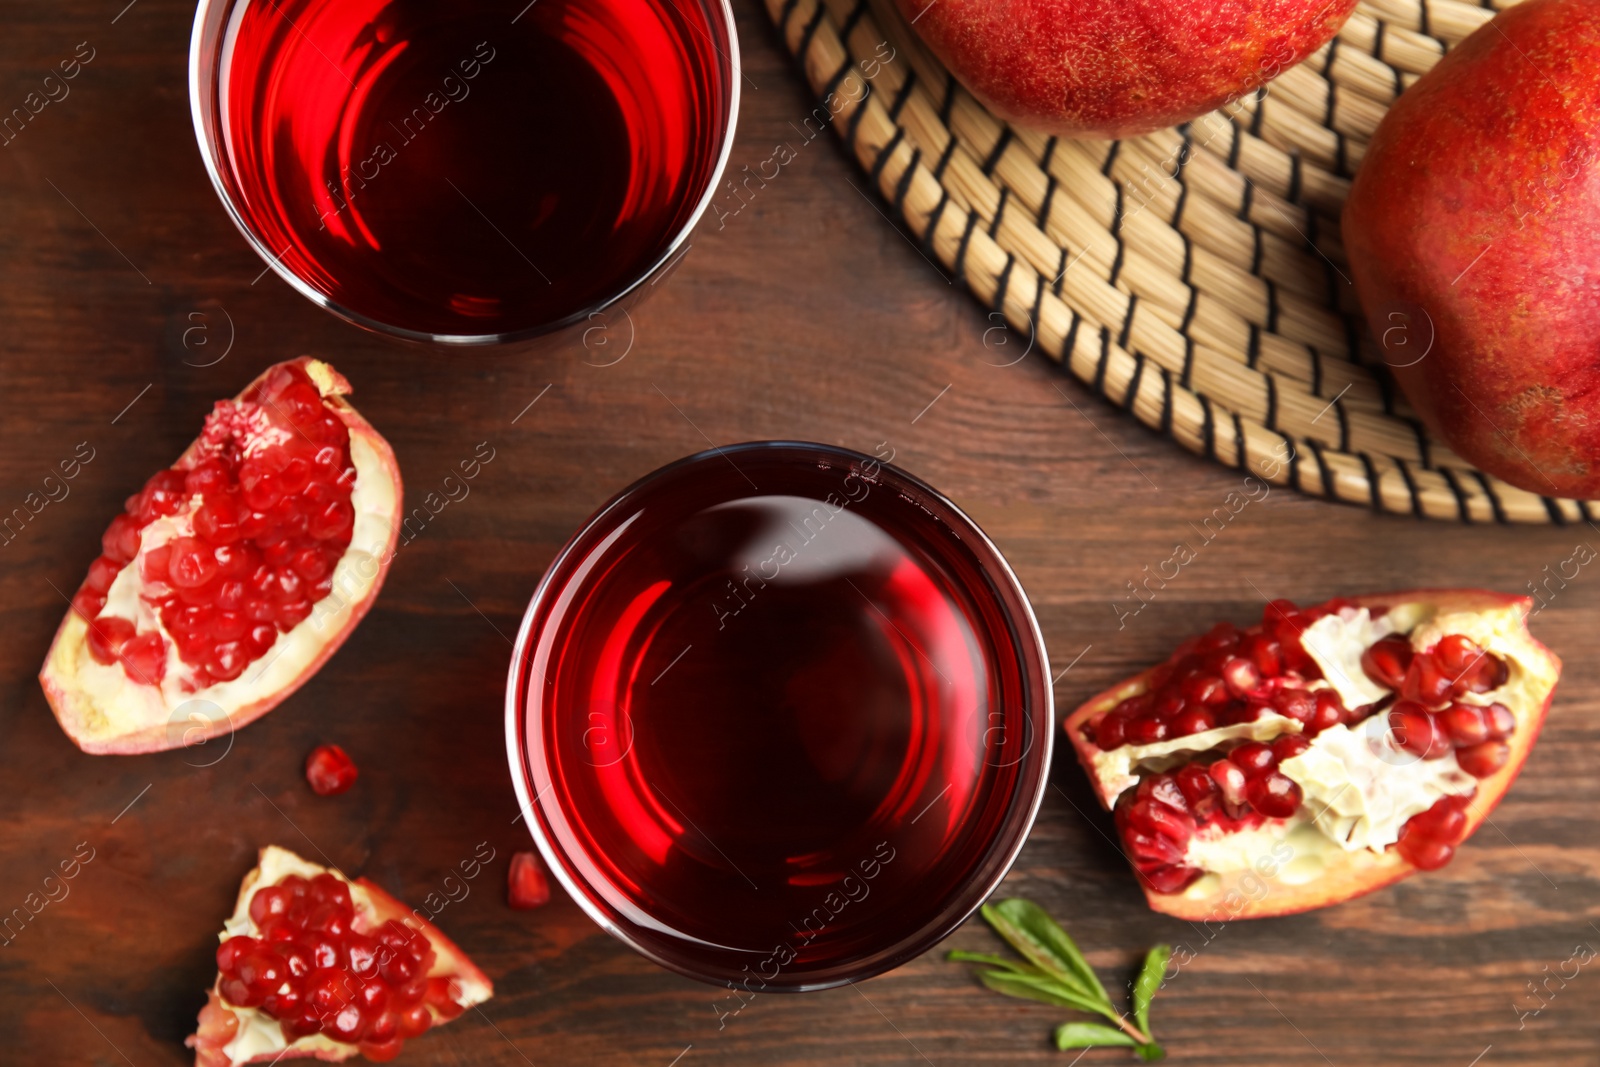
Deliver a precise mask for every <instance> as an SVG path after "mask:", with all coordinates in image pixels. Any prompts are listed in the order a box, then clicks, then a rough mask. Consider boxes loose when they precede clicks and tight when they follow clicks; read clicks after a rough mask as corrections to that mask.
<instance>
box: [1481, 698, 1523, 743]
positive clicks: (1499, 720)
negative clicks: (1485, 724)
mask: <svg viewBox="0 0 1600 1067" xmlns="http://www.w3.org/2000/svg"><path fill="white" fill-rule="evenodd" d="M1483 713H1484V715H1485V716H1486V717H1487V718H1488V720H1489V737H1490V738H1492V739H1493V740H1495V741H1504V740H1505V739H1506V738H1508V737H1510V736H1511V735H1512V734H1513V733H1515V732H1516V729H1517V717H1516V716H1515V715H1513V714H1512V713H1511V709H1510V708H1508V707H1506V706H1505V705H1504V704H1499V703H1496V704H1490V705H1489V706H1488V707H1486V708H1484V709H1483Z"/></svg>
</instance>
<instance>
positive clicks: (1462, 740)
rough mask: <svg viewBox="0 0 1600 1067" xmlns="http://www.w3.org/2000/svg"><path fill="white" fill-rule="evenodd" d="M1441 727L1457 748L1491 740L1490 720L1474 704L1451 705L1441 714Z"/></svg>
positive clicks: (1482, 710) (1481, 709)
mask: <svg viewBox="0 0 1600 1067" xmlns="http://www.w3.org/2000/svg"><path fill="white" fill-rule="evenodd" d="M1439 725H1440V726H1441V727H1442V728H1443V729H1444V732H1445V734H1446V735H1447V736H1448V737H1449V738H1450V740H1451V742H1452V743H1453V744H1454V745H1455V746H1456V747H1457V748H1464V747H1467V746H1469V745H1478V744H1482V743H1483V742H1485V741H1487V740H1489V719H1488V716H1486V715H1485V714H1484V709H1483V708H1480V707H1478V706H1476V705H1474V704H1451V705H1450V706H1449V707H1448V708H1446V709H1445V710H1443V711H1441V712H1440V713H1439Z"/></svg>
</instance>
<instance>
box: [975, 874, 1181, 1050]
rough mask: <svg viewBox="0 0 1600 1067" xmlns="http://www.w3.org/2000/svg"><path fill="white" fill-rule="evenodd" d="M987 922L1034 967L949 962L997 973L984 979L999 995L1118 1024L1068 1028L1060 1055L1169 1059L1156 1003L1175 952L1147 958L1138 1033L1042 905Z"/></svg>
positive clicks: (990, 907) (1138, 988)
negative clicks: (1112, 1051)
mask: <svg viewBox="0 0 1600 1067" xmlns="http://www.w3.org/2000/svg"><path fill="white" fill-rule="evenodd" d="M983 917H984V918H985V919H986V920H988V923H989V925H990V926H992V927H994V929H995V932H996V933H998V934H999V935H1000V936H1001V937H1003V938H1005V940H1006V942H1007V943H1009V944H1010V945H1011V947H1012V948H1014V949H1016V950H1017V951H1018V952H1019V953H1021V954H1022V957H1023V959H1025V960H1026V961H1027V962H1026V963H1022V962H1018V961H1016V960H1011V959H1007V958H1005V957H1003V956H994V955H990V954H988V953H985V952H961V951H956V952H951V953H950V954H949V955H948V956H947V957H945V958H946V959H949V960H951V961H953V962H957V963H981V964H984V965H986V966H987V967H988V968H989V969H988V970H983V971H979V972H978V980H979V981H981V982H982V983H983V984H984V985H986V986H988V987H989V988H990V989H992V990H994V991H995V992H996V993H1004V994H1005V995H1006V996H1008V997H1021V998H1023V999H1024V1000H1037V1001H1039V1002H1041V1003H1044V1004H1056V1005H1060V1006H1061V1007H1065V1008H1073V1009H1076V1010H1077V1011H1085V1012H1089V1013H1090V1014H1094V1015H1101V1016H1104V1017H1105V1018H1106V1019H1108V1020H1110V1021H1111V1022H1112V1023H1113V1024H1114V1025H1113V1026H1106V1025H1105V1024H1104V1023H1062V1024H1061V1025H1060V1026H1058V1027H1056V1031H1055V1043H1056V1048H1058V1049H1069V1048H1087V1047H1090V1046H1094V1045H1116V1046H1121V1047H1123V1048H1131V1049H1133V1050H1134V1051H1135V1052H1136V1053H1137V1054H1138V1056H1139V1058H1140V1059H1142V1060H1144V1061H1145V1062H1147V1063H1148V1062H1150V1061H1153V1060H1159V1059H1161V1058H1162V1057H1163V1056H1165V1055H1166V1050H1165V1049H1163V1048H1162V1047H1161V1046H1160V1045H1158V1044H1156V1042H1155V1040H1154V1039H1153V1038H1152V1037H1151V1036H1150V1001H1151V1000H1152V999H1153V998H1154V997H1155V995H1156V990H1157V989H1159V988H1160V987H1161V979H1162V977H1163V976H1164V975H1165V973H1166V970H1167V960H1168V959H1169V958H1170V957H1171V956H1172V948H1171V946H1169V945H1157V946H1156V947H1155V948H1153V949H1151V950H1150V953H1149V955H1147V956H1145V960H1144V966H1143V967H1142V968H1140V970H1139V977H1138V978H1137V979H1136V980H1135V981H1134V983H1133V1017H1134V1020H1135V1022H1136V1023H1137V1025H1135V1023H1131V1022H1129V1021H1128V1019H1127V1018H1126V1017H1125V1016H1124V1015H1122V1014H1121V1013H1120V1012H1118V1011H1117V1009H1116V1008H1115V1007H1113V1006H1112V1004H1111V998H1110V997H1109V996H1107V995H1106V990H1105V986H1103V985H1101V984H1100V979H1098V978H1096V977H1095V974H1094V970H1093V968H1091V967H1090V966H1089V961H1088V960H1086V959H1084V958H1083V953H1082V952H1080V951H1079V950H1078V946H1077V944H1075V943H1074V942H1073V940H1072V938H1070V937H1068V936H1067V932H1066V931H1065V930H1063V929H1062V928H1061V927H1060V925H1059V924H1057V923H1056V921H1055V920H1054V919H1052V918H1050V916H1049V915H1047V914H1045V911H1044V909H1043V908H1041V907H1039V905H1037V904H1035V903H1033V902H1032V901H1028V900H1021V899H1017V898H1013V899H1011V900H1002V901H1000V902H999V903H998V904H985V905H984V906H983Z"/></svg>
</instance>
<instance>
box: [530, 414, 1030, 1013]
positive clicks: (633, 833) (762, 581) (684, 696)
mask: <svg viewBox="0 0 1600 1067" xmlns="http://www.w3.org/2000/svg"><path fill="white" fill-rule="evenodd" d="M808 449H809V450H810V451H809V452H808V451H807V450H808ZM818 457H820V458H818ZM841 457H843V459H842V460H841ZM902 479H903V481H902ZM641 484H642V486H643V488H640V489H636V490H634V491H631V494H632V495H630V496H628V497H626V498H624V499H622V500H621V501H620V503H619V504H618V505H616V506H614V507H612V508H611V509H610V510H608V511H607V512H605V513H603V514H602V515H601V516H599V517H598V518H597V520H596V521H595V523H593V524H592V525H591V526H590V527H589V528H588V529H586V530H585V531H584V533H582V534H580V535H579V537H578V539H577V540H576V541H575V543H574V544H573V546H571V548H570V549H569V550H568V552H567V553H566V554H565V555H564V556H563V557H562V559H560V560H558V561H557V563H556V564H555V565H554V566H553V567H552V570H551V573H550V575H548V576H547V578H546V585H545V586H544V587H543V588H542V589H541V595H540V596H539V597H536V602H535V606H534V608H533V609H531V616H532V620H533V621H532V622H530V624H529V625H530V627H531V629H530V630H529V631H528V632H527V633H526V635H525V638H524V642H525V650H522V649H519V652H520V653H521V654H520V656H519V660H520V662H519V665H518V668H517V669H516V670H515V671H514V673H513V683H512V684H513V689H514V693H513V700H514V701H516V702H517V704H518V710H519V714H518V715H517V716H516V717H515V724H514V726H513V729H514V730H516V731H518V732H519V733H520V736H518V737H516V738H514V740H513V745H514V750H519V749H520V750H521V751H522V752H523V754H524V757H525V758H526V759H527V762H528V763H529V764H531V771H532V773H531V775H530V776H529V780H528V782H527V788H528V790H529V791H530V794H536V795H538V797H539V801H538V803H537V804H536V805H535V807H536V809H537V811H538V813H539V815H538V819H537V824H538V825H537V826H536V829H537V830H538V831H539V832H540V833H541V834H542V835H544V836H545V837H546V840H547V842H549V843H552V844H553V845H554V848H555V851H557V852H558V853H559V854H560V857H561V858H560V860H559V862H557V863H556V866H557V868H558V870H562V869H564V875H565V877H567V878H569V879H571V880H572V881H573V882H576V883H579V884H580V885H581V886H582V887H583V888H582V889H581V890H580V894H581V895H585V896H587V897H588V903H587V904H586V906H589V907H590V910H591V914H594V913H596V912H598V913H599V914H598V915H597V918H601V919H602V921H603V922H605V923H607V924H608V925H611V926H613V927H620V928H622V929H623V930H624V931H625V932H626V933H627V935H628V936H627V937H626V938H625V939H627V940H630V941H631V942H632V943H634V944H635V945H636V947H640V948H641V949H642V950H643V951H645V952H646V953H647V954H649V955H652V956H653V957H655V958H657V959H658V960H659V961H661V962H664V963H666V964H667V965H669V966H673V967H676V968H678V969H679V970H684V971H686V972H689V973H693V974H695V975H696V976H699V977H708V976H709V977H714V978H722V979H724V980H730V981H735V982H739V983H741V984H745V983H748V986H747V987H748V988H750V989H753V990H756V991H759V990H761V989H763V988H774V989H777V988H796V987H802V988H805V987H813V986H817V985H824V984H830V983H833V982H837V981H842V980H844V979H845V978H847V977H861V976H863V974H862V970H863V969H865V970H867V971H870V972H874V973H875V971H877V970H882V969H885V968H886V967H888V966H892V965H893V964H894V963H896V962H899V959H897V958H893V957H894V955H895V953H896V951H897V950H899V951H901V952H902V953H903V954H914V952H915V951H920V949H921V948H925V947H926V945H919V946H918V947H917V948H915V949H911V948H908V947H907V946H908V945H909V944H910V943H911V942H912V941H914V940H916V938H917V937H918V935H919V934H927V933H928V932H929V931H930V930H934V928H939V927H941V924H950V923H952V922H954V921H959V919H960V918H961V917H962V916H963V915H964V914H965V912H961V913H960V914H955V915H954V916H953V917H952V908H953V907H954V905H953V901H956V900H957V899H958V898H959V897H961V895H962V893H963V891H965V890H970V887H971V886H972V885H973V884H974V882H975V881H982V880H983V879H984V878H986V877H990V876H993V877H998V874H997V873H996V867H997V865H998V866H999V869H1000V870H1003V867H1004V865H1005V864H1006V863H1008V862H1009V858H1010V857H1009V855H1002V853H1005V851H1006V845H1005V843H1004V842H1003V841H1002V840H1001V839H1002V838H1006V835H1007V832H1013V833H1014V831H1015V829H1016V821H1017V816H1018V813H1019V809H1022V810H1023V811H1024V812H1025V813H1026V814H1027V815H1029V816H1031V810H1032V802H1033V800H1034V799H1035V797H1034V795H1035V793H1036V792H1037V790H1038V789H1039V788H1040V787H1042V784H1043V780H1042V773H1043V772H1042V767H1043V764H1042V763H1040V762H1039V761H1040V759H1041V758H1042V757H1047V753H1048V735H1049V733H1050V731H1049V718H1048V714H1049V713H1048V699H1047V697H1045V696H1044V695H1043V694H1042V693H1041V692H1040V688H1041V687H1040V686H1039V684H1038V678H1039V677H1040V674H1041V668H1040V663H1042V657H1036V656H1034V655H1032V653H1031V650H1033V649H1035V648H1036V631H1033V630H1032V629H1031V618H1032V617H1031V614H1026V611H1025V605H1024V612H1023V614H1024V615H1025V616H1026V620H1027V621H1026V623H1025V624H1024V627H1025V629H1024V631H1023V632H1019V626H1018V619H1017V618H1016V617H1015V616H1014V615H1008V613H1007V610H1006V607H1007V604H1006V602H1005V596H1004V592H1005V591H1004V590H1001V589H997V588H996V586H997V584H998V582H997V575H996V573H995V572H994V570H993V568H992V567H991V566H990V565H989V564H988V563H987V562H986V559H985V556H986V552H985V547H986V546H987V542H986V541H983V539H982V537H981V534H977V533H976V531H975V530H970V529H962V528H961V525H960V521H964V517H962V516H959V513H958V512H954V509H953V508H948V505H944V504H943V502H942V500H940V499H938V498H936V497H935V496H934V495H933V494H931V491H929V497H928V498H927V499H923V498H919V497H918V496H917V495H916V494H917V492H918V491H919V490H921V489H923V488H924V487H921V486H920V483H912V482H910V480H909V479H905V476H903V475H900V474H899V473H898V472H893V471H892V470H891V469H890V468H884V467H881V466H880V465H879V463H878V462H877V461H875V460H871V459H868V458H867V457H864V456H856V455H855V454H853V453H841V452H838V451H836V450H825V451H824V450H820V446H787V445H785V446H770V445H769V446H745V447H743V448H740V449H735V450H731V451H729V452H728V453H727V454H726V455H719V454H707V455H705V456H702V457H699V458H698V459H694V460H689V461H685V464H683V465H679V466H677V467H675V468H669V469H668V470H667V471H666V472H665V473H664V474H663V475H662V476H660V477H659V478H657V479H653V480H650V481H649V482H647V483H641ZM908 490H909V491H908ZM938 507H944V508H948V513H944V514H941V513H940V512H939V511H938V510H936V508H938ZM975 542H977V543H975ZM987 547H990V548H992V546H987ZM1002 569H1003V567H1002ZM1005 578H1009V572H1005V574H1004V576H1003V577H1001V578H1000V581H1002V582H1003V581H1004V579H1005ZM1018 593H1019V595H1020V591H1018ZM1011 606H1013V607H1014V606H1015V605H1014V604H1012V605H1011ZM524 702H525V703H524ZM1041 707H1043V708H1044V712H1043V717H1042V718H1041V717H1040V714H1041V713H1040V709H1041ZM524 709H525V710H524ZM1041 735H1042V736H1041ZM518 758H523V757H518ZM1015 843H1020V837H1015ZM978 899H981V897H979V898H978ZM976 903H977V900H976V899H974V900H972V901H971V902H970V904H968V905H967V907H968V908H970V906H972V905H974V904H976ZM942 932H943V929H938V930H937V931H936V933H935V936H937V934H939V933H942Z"/></svg>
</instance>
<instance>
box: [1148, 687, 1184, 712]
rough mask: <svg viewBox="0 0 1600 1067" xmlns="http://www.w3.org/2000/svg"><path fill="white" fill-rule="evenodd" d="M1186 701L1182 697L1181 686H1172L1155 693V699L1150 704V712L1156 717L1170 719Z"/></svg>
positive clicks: (1182, 707) (1180, 710) (1181, 708)
mask: <svg viewBox="0 0 1600 1067" xmlns="http://www.w3.org/2000/svg"><path fill="white" fill-rule="evenodd" d="M1186 707H1188V702H1187V701H1185V700H1184V698H1183V689H1182V687H1181V686H1172V687H1170V688H1167V689H1163V690H1162V691H1161V692H1159V693H1157V694H1156V698H1155V700H1154V701H1153V702H1152V703H1151V705H1150V714H1152V715H1154V716H1155V717H1156V718H1158V719H1171V718H1174V717H1176V716H1177V715H1178V714H1179V713H1180V712H1182V711H1183V709H1184V708H1186Z"/></svg>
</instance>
